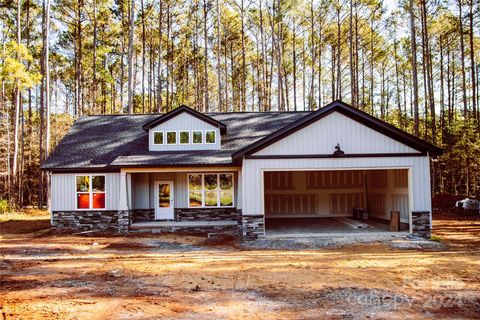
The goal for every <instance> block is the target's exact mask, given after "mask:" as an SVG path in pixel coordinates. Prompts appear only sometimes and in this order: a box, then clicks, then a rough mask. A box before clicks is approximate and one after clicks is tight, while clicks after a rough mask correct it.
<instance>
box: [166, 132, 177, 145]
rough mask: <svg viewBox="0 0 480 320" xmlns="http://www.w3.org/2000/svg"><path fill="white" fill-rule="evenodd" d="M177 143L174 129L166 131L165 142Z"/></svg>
mask: <svg viewBox="0 0 480 320" xmlns="http://www.w3.org/2000/svg"><path fill="white" fill-rule="evenodd" d="M175 143H177V133H176V132H175V131H170V132H167V144H175Z"/></svg>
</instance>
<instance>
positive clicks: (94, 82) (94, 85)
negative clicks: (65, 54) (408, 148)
mask: <svg viewBox="0 0 480 320" xmlns="http://www.w3.org/2000/svg"><path fill="white" fill-rule="evenodd" d="M97 30H98V25H97V0H93V59H92V60H93V61H92V74H93V76H92V78H93V80H92V111H93V112H97V109H96V104H97Z"/></svg>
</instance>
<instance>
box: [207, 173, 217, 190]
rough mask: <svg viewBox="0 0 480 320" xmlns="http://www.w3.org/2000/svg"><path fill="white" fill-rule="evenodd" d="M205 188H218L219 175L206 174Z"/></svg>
mask: <svg viewBox="0 0 480 320" xmlns="http://www.w3.org/2000/svg"><path fill="white" fill-rule="evenodd" d="M205 189H206V190H215V189H217V175H216V174H206V175H205Z"/></svg>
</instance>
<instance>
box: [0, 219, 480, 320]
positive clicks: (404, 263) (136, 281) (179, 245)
mask: <svg viewBox="0 0 480 320" xmlns="http://www.w3.org/2000/svg"><path fill="white" fill-rule="evenodd" d="M4 220H5V219H4ZM48 226H49V220H48V217H45V216H41V215H37V216H35V217H33V218H32V217H31V216H29V217H28V218H22V217H16V219H15V221H0V235H1V236H0V239H1V241H0V257H1V258H0V259H1V260H0V314H1V315H2V316H3V319H89V320H91V319H129V320H133V319H158V318H183V319H245V318H248V319H262V320H266V319H320V318H321V319H365V318H373V319H437V318H441V319H462V318H463V319H474V318H477V319H478V318H479V316H480V219H479V218H478V217H475V218H473V217H461V218H458V217H456V216H453V215H449V214H437V215H436V216H435V217H434V227H435V236H436V237H438V238H439V239H440V240H441V241H442V242H444V243H445V244H446V245H447V248H446V249H443V250H441V251H439V250H418V249H415V250H398V249H394V248H392V247H391V245H390V244H389V243H388V242H385V243H369V244H357V245H349V246H344V247H339V248H326V249H319V250H271V249H261V250H259V249H257V250H253V249H248V250H247V249H244V248H243V247H241V245H240V244H239V243H236V242H235V241H233V240H231V239H217V240H215V241H212V240H206V239H205V237H198V236H190V235H172V234H161V235H133V236H132V235H129V236H125V237H120V236H108V235H102V236H99V235H95V236H93V235H90V236H89V235H61V234H55V233H53V232H52V231H50V230H49V229H48Z"/></svg>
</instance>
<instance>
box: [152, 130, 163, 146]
mask: <svg viewBox="0 0 480 320" xmlns="http://www.w3.org/2000/svg"><path fill="white" fill-rule="evenodd" d="M153 143H154V144H163V132H154V133H153Z"/></svg>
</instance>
